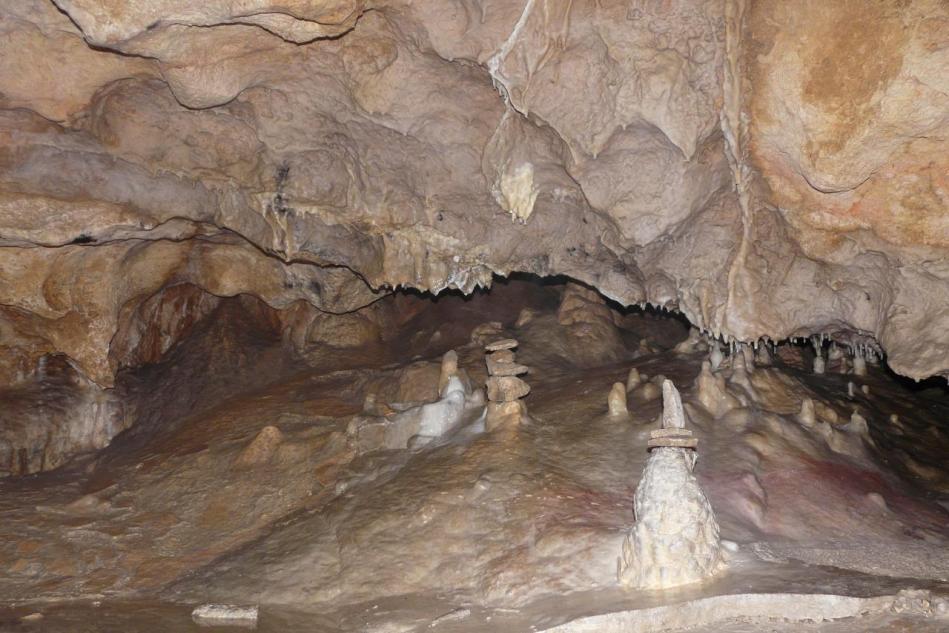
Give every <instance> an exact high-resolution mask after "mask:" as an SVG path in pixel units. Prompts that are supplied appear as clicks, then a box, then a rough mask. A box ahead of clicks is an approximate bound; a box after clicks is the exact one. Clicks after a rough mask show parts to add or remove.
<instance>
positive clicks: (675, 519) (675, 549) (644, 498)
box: [617, 380, 725, 589]
mask: <svg viewBox="0 0 949 633" xmlns="http://www.w3.org/2000/svg"><path fill="white" fill-rule="evenodd" d="M662 395H663V411H662V428H661V429H658V430H656V431H653V432H652V434H651V437H650V440H649V448H650V450H651V453H650V455H649V459H648V460H647V461H646V467H645V469H644V470H643V476H642V479H641V480H640V482H639V486H638V487H637V488H636V494H635V496H634V499H633V504H634V511H635V516H636V524H635V525H634V526H633V528H632V529H631V530H630V532H629V533H628V534H627V536H626V539H625V541H624V542H623V551H622V555H621V556H620V558H619V560H618V561H617V574H618V580H619V582H620V584H621V585H623V586H625V587H628V588H631V589H666V588H670V587H677V586H680V585H686V584H690V583H694V582H699V581H701V580H704V579H706V578H709V577H711V576H713V575H715V574H716V573H718V572H720V571H721V570H722V569H724V567H725V558H724V554H723V551H722V547H721V542H720V539H719V528H718V522H717V521H716V520H715V515H714V513H713V512H712V507H711V504H709V501H708V498H707V497H706V496H705V493H704V492H703V491H702V489H701V488H700V487H699V484H698V481H697V480H696V479H695V475H694V474H693V472H692V469H693V468H694V467H695V460H696V454H695V447H696V444H697V441H696V439H695V438H693V437H692V436H691V435H692V434H691V432H690V431H688V430H686V429H685V413H684V411H683V409H682V401H681V399H680V397H679V392H678V391H677V390H676V388H675V386H674V385H673V384H672V382H671V381H669V380H666V381H665V382H664V383H663V385H662Z"/></svg>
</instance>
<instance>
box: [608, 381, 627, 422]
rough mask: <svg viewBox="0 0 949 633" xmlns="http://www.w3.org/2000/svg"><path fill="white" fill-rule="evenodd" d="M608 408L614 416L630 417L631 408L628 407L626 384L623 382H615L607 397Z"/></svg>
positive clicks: (611, 415)
mask: <svg viewBox="0 0 949 633" xmlns="http://www.w3.org/2000/svg"><path fill="white" fill-rule="evenodd" d="M606 404H607V408H608V409H609V412H610V417H612V418H626V417H629V409H628V408H627V407H626V386H625V385H624V384H623V383H621V382H614V383H613V387H612V388H611V389H610V393H609V395H607V397H606Z"/></svg>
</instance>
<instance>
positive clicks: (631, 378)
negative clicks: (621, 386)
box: [626, 367, 644, 391]
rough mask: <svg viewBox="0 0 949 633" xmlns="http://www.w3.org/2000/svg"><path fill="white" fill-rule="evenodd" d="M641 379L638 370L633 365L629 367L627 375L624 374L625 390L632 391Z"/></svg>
mask: <svg viewBox="0 0 949 633" xmlns="http://www.w3.org/2000/svg"><path fill="white" fill-rule="evenodd" d="M643 380H644V379H643V377H642V376H640V375H639V370H638V369H636V368H635V367H633V368H631V369H630V370H629V375H627V376H626V391H632V390H633V389H635V388H636V387H638V386H639V385H640V383H642V381H643Z"/></svg>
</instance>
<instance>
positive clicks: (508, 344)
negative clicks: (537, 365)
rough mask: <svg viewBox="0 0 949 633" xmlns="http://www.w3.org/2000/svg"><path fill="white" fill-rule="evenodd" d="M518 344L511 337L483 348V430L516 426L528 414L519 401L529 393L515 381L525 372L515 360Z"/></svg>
mask: <svg viewBox="0 0 949 633" xmlns="http://www.w3.org/2000/svg"><path fill="white" fill-rule="evenodd" d="M516 347H517V341H515V340H514V339H512V338H509V339H502V340H500V341H494V342H493V343H489V344H488V345H486V346H485V348H484V349H485V351H486V352H488V355H487V356H486V357H485V364H486V365H487V366H488V380H487V382H486V387H487V392H488V411H487V415H486V418H485V428H486V429H487V430H489V431H490V430H492V429H494V428H497V427H499V426H503V425H505V424H508V423H512V424H514V423H518V422H520V421H521V420H522V419H523V417H524V416H526V415H527V408H526V407H525V406H524V403H523V402H522V401H521V400H520V399H521V398H523V397H524V396H526V395H527V394H528V393H530V390H531V388H530V385H528V384H527V383H526V382H524V381H523V380H521V379H520V378H518V376H520V375H522V374H526V373H527V372H528V368H527V367H526V366H524V365H518V364H517V363H516V362H515V360H514V348H516Z"/></svg>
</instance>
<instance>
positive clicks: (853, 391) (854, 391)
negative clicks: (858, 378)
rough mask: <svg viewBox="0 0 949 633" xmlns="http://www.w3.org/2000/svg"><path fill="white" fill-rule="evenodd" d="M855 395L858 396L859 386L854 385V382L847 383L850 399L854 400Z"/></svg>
mask: <svg viewBox="0 0 949 633" xmlns="http://www.w3.org/2000/svg"><path fill="white" fill-rule="evenodd" d="M855 395H857V386H856V385H855V384H853V383H852V382H848V383H847V396H848V397H850V398H853V397H854V396H855Z"/></svg>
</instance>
